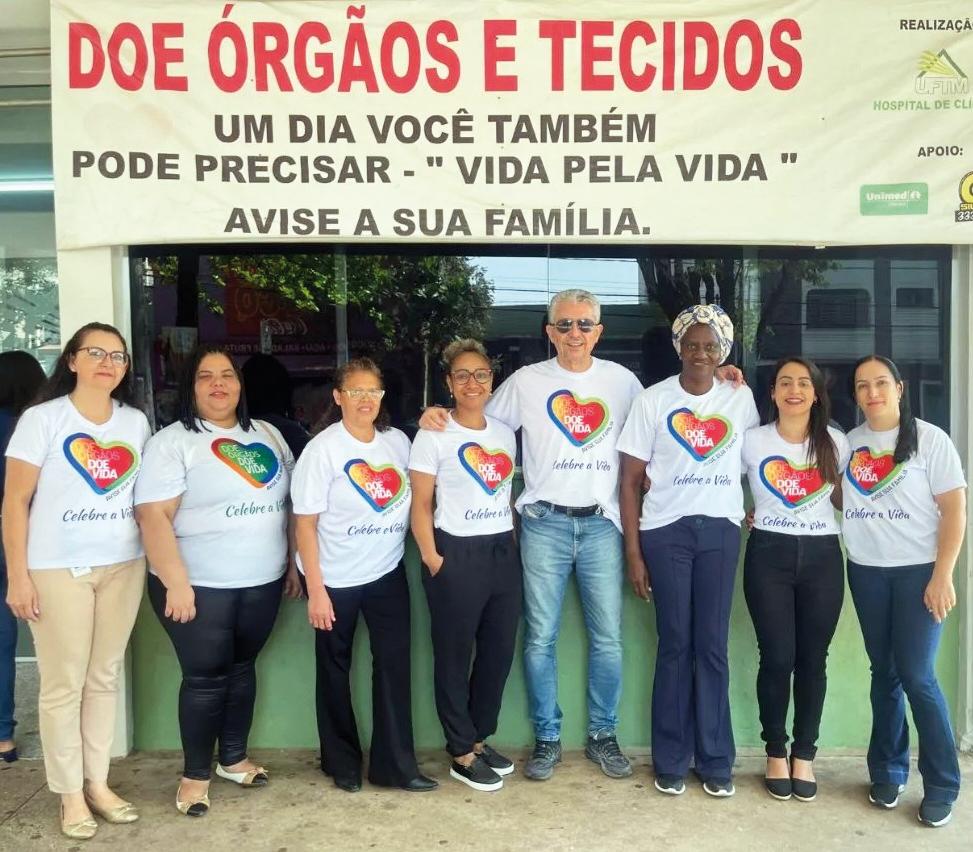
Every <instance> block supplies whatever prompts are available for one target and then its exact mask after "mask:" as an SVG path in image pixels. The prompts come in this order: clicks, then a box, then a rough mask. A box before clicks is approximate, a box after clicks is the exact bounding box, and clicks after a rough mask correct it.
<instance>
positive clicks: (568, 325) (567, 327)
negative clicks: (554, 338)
mask: <svg viewBox="0 0 973 852" xmlns="http://www.w3.org/2000/svg"><path fill="white" fill-rule="evenodd" d="M548 325H553V326H554V328H556V329H557V331H558V333H559V334H567V333H568V332H569V331H571V329H572V328H573V327H574V326H577V327H578V331H580V332H581V333H582V334H590V333H591V332H592V331H594V329H595V326H596V325H598V323H596V322H595V321H594V320H593V319H579V320H570V319H561V320H558V321H557V322H549V323H548Z"/></svg>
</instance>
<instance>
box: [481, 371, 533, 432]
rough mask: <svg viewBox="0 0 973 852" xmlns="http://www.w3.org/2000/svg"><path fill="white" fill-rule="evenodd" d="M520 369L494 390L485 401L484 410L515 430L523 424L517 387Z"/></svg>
mask: <svg viewBox="0 0 973 852" xmlns="http://www.w3.org/2000/svg"><path fill="white" fill-rule="evenodd" d="M519 374H520V370H518V371H517V372H516V373H514V374H513V375H512V376H510V377H509V378H508V379H507V380H506V381H505V382H503V383H502V384H501V385H500V387H498V388H497V389H496V391H494V393H493V396H491V397H490V399H489V401H488V402H487V406H486V412H487V414H489V415H490V416H491V417H495V418H496V419H497V420H499V421H500V422H501V423H506V424H507V426H509V427H510V428H511V429H513V430H514V431H515V432H516V431H517V430H518V429H519V428H520V427H521V426H523V425H524V421H523V416H522V414H521V411H520V394H519V393H518V388H517V377H518V376H519Z"/></svg>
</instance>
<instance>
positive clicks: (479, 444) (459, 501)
mask: <svg viewBox="0 0 973 852" xmlns="http://www.w3.org/2000/svg"><path fill="white" fill-rule="evenodd" d="M443 363H444V365H445V367H446V384H447V385H448V387H449V391H450V394H451V396H452V397H453V399H454V400H455V407H454V408H453V410H452V411H451V412H450V415H449V422H448V423H447V425H446V428H445V430H444V431H441V432H437V431H432V430H427V429H423V430H422V431H420V432H419V434H418V435H416V439H415V442H414V443H413V445H412V456H411V458H410V460H409V475H410V478H411V480H412V533H413V535H414V536H415V539H416V543H417V544H418V545H419V553H420V554H421V556H422V562H423V565H424V566H425V568H426V572H425V573H424V575H423V585H424V586H425V589H426V599H427V600H428V602H429V614H430V617H431V621H432V644H433V654H434V658H435V691H436V710H437V711H438V713H439V721H440V722H441V723H442V726H443V732H444V733H445V735H446V750H447V751H448V752H449V754H450V756H451V757H452V762H451V765H450V769H449V774H450V775H451V776H452V777H453V778H455V779H456V780H457V781H461V782H462V783H464V784H466V785H468V786H469V787H472V788H473V789H474V790H481V791H493V790H499V789H500V788H501V787H502V786H503V778H502V776H504V775H509V774H510V773H511V772H513V771H514V765H513V761H511V760H509V759H508V758H506V757H504V756H503V755H502V754H500V753H499V752H497V751H494V749H493V748H491V747H490V746H489V745H488V744H487V742H486V739H487V737H489V736H490V735H491V734H493V733H494V732H495V731H496V729H497V719H498V717H499V715H500V702H501V700H502V698H503V687H504V684H505V683H506V681H507V675H508V674H509V673H510V665H511V663H512V661H513V655H514V645H515V643H516V638H517V624H518V621H519V620H520V602H521V572H520V558H519V556H518V553H517V547H516V543H515V542H514V534H513V516H512V513H511V508H510V493H511V481H512V479H513V474H514V458H515V457H516V452H517V445H516V439H515V438H514V433H513V431H512V430H511V429H510V427H509V426H506V425H504V424H503V423H501V422H499V421H498V420H495V419H494V418H492V417H488V416H487V415H486V414H484V412H483V409H484V406H485V405H486V402H487V400H488V399H489V398H490V394H491V392H492V390H493V369H492V367H491V364H490V359H489V358H488V357H487V354H486V350H485V349H484V348H483V344H482V343H479V342H477V341H475V340H456V341H454V342H453V343H451V344H450V345H449V346H447V347H446V350H445V351H444V352H443ZM434 502H435V515H434V514H433V503H434ZM474 645H475V646H476V654H475V657H474ZM471 658H473V665H472V669H471V667H470V659H471Z"/></svg>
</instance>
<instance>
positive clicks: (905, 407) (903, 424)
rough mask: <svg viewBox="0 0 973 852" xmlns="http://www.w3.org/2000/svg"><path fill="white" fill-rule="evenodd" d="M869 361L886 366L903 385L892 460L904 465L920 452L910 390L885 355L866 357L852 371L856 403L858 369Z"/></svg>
mask: <svg viewBox="0 0 973 852" xmlns="http://www.w3.org/2000/svg"><path fill="white" fill-rule="evenodd" d="M869 361H878V363H879V364H882V365H884V366H885V367H886V368H887V369H888V371H889V373H891V374H892V378H893V379H894V380H895V381H896V382H897V383H898V384H900V385H902V397H901V398H900V399H899V437H898V438H896V439H895V453H894V454H893V455H892V460H893V461H894V462H895V463H896V464H902V462H904V461H908V460H909V459H911V458H912V457H913V456H914V455H915V454H916V453H917V452H918V451H919V430H918V428H917V427H916V418H915V415H914V414H913V413H912V404H911V403H910V402H909V389H908V388H907V387H906V385H905V382H904V381H903V380H902V374H901V373H900V372H899V368H898V367H896V366H895V362H894V361H892V360H890V359H888V358H886V357H885V356H884V355H866V356H865V357H864V358H859V359H858V360H857V361H856V362H855V366H854V367H853V368H852V371H851V398H852V399H853V400H855V402H857V401H858V396H857V394H856V393H855V376H856V375H858V368H859V367H860V366H861V365H862V364H867V363H868V362H869Z"/></svg>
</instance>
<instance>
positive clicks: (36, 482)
mask: <svg viewBox="0 0 973 852" xmlns="http://www.w3.org/2000/svg"><path fill="white" fill-rule="evenodd" d="M132 399H133V394H132V382H131V374H130V371H129V355H128V348H127V346H126V345H125V341H124V339H123V338H122V336H121V334H120V333H119V332H118V330H117V329H115V328H113V327H112V326H110V325H105V324H104V323H88V324H87V325H85V326H83V327H82V328H80V329H79V330H78V331H77V332H76V333H75V334H74V335H73V336H72V337H71V339H70V340H69V341H68V342H67V344H66V345H65V347H64V351H63V352H62V353H61V356H60V357H59V358H58V360H57V363H56V364H55V366H54V371H53V373H52V375H51V378H50V379H48V381H47V383H46V384H45V385H44V387H43V388H42V389H41V392H40V395H39V402H37V403H36V404H34V405H32V406H30V407H28V408H27V409H26V410H25V411H24V412H23V414H22V415H21V417H20V420H19V421H18V422H17V427H16V429H15V430H14V433H13V435H12V436H11V438H10V443H9V444H8V445H7V451H6V456H7V470H6V482H5V486H4V493H3V545H4V551H5V554H6V561H7V577H8V588H7V603H8V605H9V606H10V609H11V610H12V611H13V613H14V615H16V616H17V617H18V618H23V619H25V620H26V621H27V622H28V623H29V624H30V629H31V633H32V634H33V637H34V647H35V649H36V654H37V666H38V669H39V671H40V680H41V685H40V698H39V701H38V715H39V720H40V734H41V742H42V744H43V747H44V768H45V770H46V772H47V784H48V787H49V788H50V790H51V791H52V792H54V793H58V794H59V795H60V797H61V831H62V832H63V833H64V834H65V835H67V836H68V837H70V838H72V839H75V840H85V839H88V838H91V837H93V836H94V835H95V833H96V832H97V830H98V824H97V823H96V822H95V821H94V819H93V818H92V814H93V813H94V814H96V815H98V816H100V817H101V818H102V819H104V820H105V821H107V822H111V823H130V822H134V821H135V820H137V819H138V816H139V814H138V811H137V809H136V808H135V806H134V805H132V804H131V803H129V802H126V801H125V800H123V799H122V798H120V797H119V796H118V795H117V794H115V793H114V792H113V791H112V790H111V789H110V788H109V787H108V763H109V756H110V754H111V744H112V738H113V736H114V731H115V707H116V703H117V700H118V697H117V695H116V692H117V689H118V674H119V671H120V670H121V667H122V663H123V661H124V657H125V647H126V645H127V644H128V638H129V634H130V633H131V632H132V627H133V625H134V624H135V616H136V614H137V613H138V607H139V601H140V600H141V598H142V589H143V586H144V584H145V560H144V557H143V550H142V543H141V541H140V540H139V534H138V527H137V526H136V525H135V518H134V513H133V506H132V495H133V491H134V485H135V479H136V477H137V475H138V472H139V468H140V465H141V461H142V448H143V446H144V444H145V442H146V441H147V440H148V437H149V423H148V421H147V420H146V417H145V415H144V414H143V413H142V412H141V411H140V410H139V409H138V408H136V407H135V406H134V405H133V403H132Z"/></svg>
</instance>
